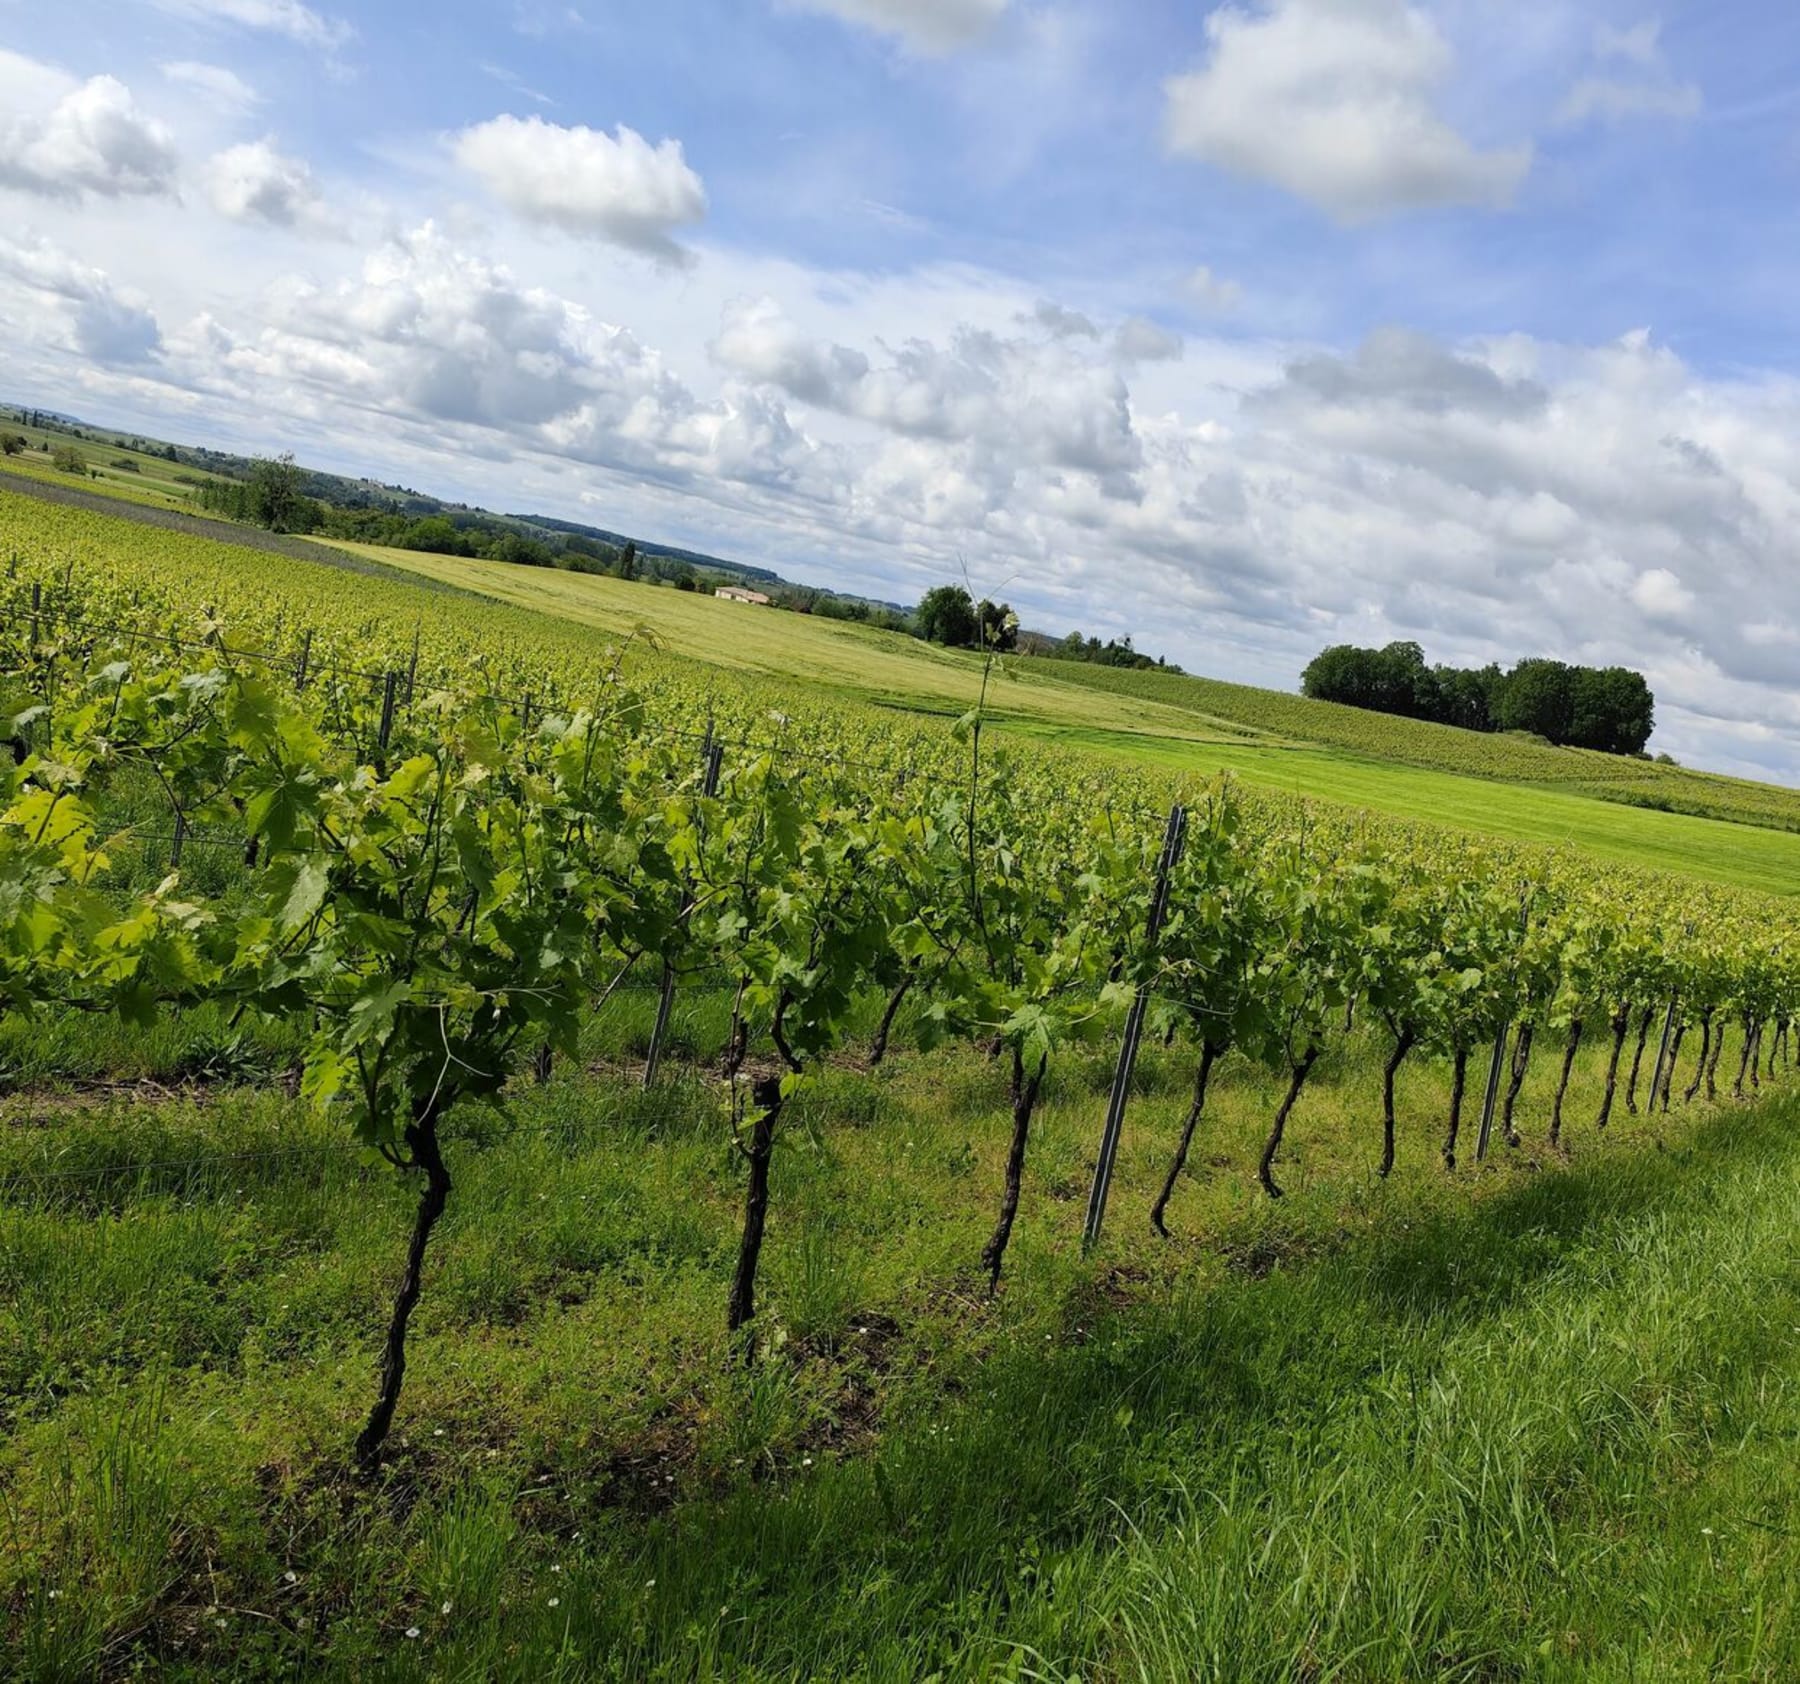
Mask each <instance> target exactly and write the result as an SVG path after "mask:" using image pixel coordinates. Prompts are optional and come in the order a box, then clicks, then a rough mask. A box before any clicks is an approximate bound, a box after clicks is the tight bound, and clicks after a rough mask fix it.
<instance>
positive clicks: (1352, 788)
mask: <svg viewBox="0 0 1800 1684" xmlns="http://www.w3.org/2000/svg"><path fill="white" fill-rule="evenodd" d="M1012 728H1013V729H1016V730H1020V731H1023V732H1026V733H1028V734H1029V735H1031V736H1034V737H1042V738H1045V739H1047V740H1052V741H1056V742H1060V743H1063V744H1065V745H1066V746H1070V747H1081V748H1086V749H1089V750H1091V751H1092V752H1094V753H1097V754H1108V755H1113V756H1117V757H1119V758H1122V759H1128V760H1135V761H1141V762H1144V763H1147V764H1152V765H1162V766H1172V767H1180V768H1182V769H1184V770H1193V771H1203V772H1216V771H1229V772H1232V773H1235V774H1236V775H1237V776H1238V777H1239V778H1241V779H1242V780H1243V781H1244V782H1245V783H1246V784H1249V785H1254V786H1256V787H1259V788H1263V789H1279V790H1285V791H1287V792H1288V793H1290V794H1295V795H1306V796H1312V797H1315V798H1318V799H1322V800H1326V801H1338V802H1343V803H1344V804H1346V805H1348V806H1354V807H1367V808H1370V809H1372V810H1374V811H1376V812H1381V813H1392V814H1396V815H1398V816H1400V817H1402V818H1409V819H1423V820H1426V821H1427V822H1429V823H1432V824H1443V825H1450V826H1453V827H1455V828H1456V829H1459V830H1476V831H1481V832H1483V833H1484V834H1486V835H1489V836H1502V837H1508V838H1510V839H1512V840H1515V841H1520V842H1543V843H1548V844H1551V845H1553V846H1564V845H1566V846H1570V847H1576V848H1579V849H1581V850H1582V851H1583V852H1585V853H1590V854H1594V855H1597V856H1598V857H1600V858H1602V859H1608V860H1616V861H1618V862H1620V863H1621V864H1626V865H1636V866H1648V867H1651V868H1654V869H1656V870H1659V871H1671V872H1676V873H1678V874H1682V875H1685V876H1689V877H1701V878H1705V879H1707V880H1708V881H1710V882H1714V883H1732V884H1737V885H1739V886H1740V887H1743V888H1750V889H1762V890H1766V891H1767V892H1769V893H1771V894H1778V895H1791V894H1795V893H1800V836H1796V835H1795V834H1793V833H1792V832H1789V831H1785V830H1771V829H1768V828H1765V827H1762V826H1756V825H1749V824H1734V823H1729V822H1726V821H1723V820H1718V819H1706V818H1696V817H1693V816H1690V815H1688V814H1685V813H1663V812H1656V811H1654V810H1648V809H1640V808H1633V807H1627V806H1624V805H1622V804H1620V803H1617V802H1612V801H1600V800H1596V799H1594V798H1593V797H1591V796H1588V795H1582V794H1578V793H1574V792H1571V791H1570V790H1568V789H1566V788H1559V787H1554V786H1553V787H1536V786H1532V785H1529V784H1515V783H1500V782H1495V781H1493V780H1491V779H1486V778H1476V777H1459V776H1457V775H1455V774H1454V773H1450V772H1434V771H1428V770H1426V769H1424V768H1421V767H1413V766H1398V765H1384V764H1382V763H1381V762H1379V761H1370V760H1365V759H1362V758H1361V757H1354V756H1351V755H1348V754H1342V753H1338V752H1335V751H1333V750H1330V749H1315V748H1306V747H1299V746H1296V747H1293V748H1286V749H1276V748H1258V747H1255V746H1253V745H1245V744H1235V743H1185V742H1178V741H1175V740H1174V739H1170V738H1150V737H1141V736H1137V735H1134V734H1132V733H1130V732H1118V731H1098V730H1090V731H1066V730H1063V729H1061V728H1058V727H1044V726H1041V725H1039V724H1037V723H1035V722H1026V721H1019V722H1015V724H1014V726H1013V727H1012Z"/></svg>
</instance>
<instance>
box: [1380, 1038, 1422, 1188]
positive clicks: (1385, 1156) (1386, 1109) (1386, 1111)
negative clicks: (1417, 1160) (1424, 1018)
mask: <svg viewBox="0 0 1800 1684" xmlns="http://www.w3.org/2000/svg"><path fill="white" fill-rule="evenodd" d="M1390 1027H1391V1026H1390ZM1418 1042H1419V1033H1418V1031H1417V1030H1416V1029H1414V1028H1413V1026H1412V1025H1411V1024H1410V1023H1403V1024H1401V1025H1400V1026H1399V1027H1398V1028H1397V1029H1395V1030H1394V1050H1393V1051H1392V1052H1391V1053H1389V1054H1388V1060H1387V1063H1386V1064H1385V1065H1383V1066H1382V1071H1381V1174H1382V1176H1383V1177H1384V1178H1385V1177H1387V1176H1389V1175H1391V1174H1393V1171H1394V1078H1395V1077H1396V1076H1398V1075H1399V1074H1400V1066H1401V1065H1402V1064H1404V1063H1405V1062H1406V1055H1407V1054H1408V1053H1409V1052H1411V1051H1412V1050H1413V1048H1414V1047H1415V1046H1417V1045H1418Z"/></svg>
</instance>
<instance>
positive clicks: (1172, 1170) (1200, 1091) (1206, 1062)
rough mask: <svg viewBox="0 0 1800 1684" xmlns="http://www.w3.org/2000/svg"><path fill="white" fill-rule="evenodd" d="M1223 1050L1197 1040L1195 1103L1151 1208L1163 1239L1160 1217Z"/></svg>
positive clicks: (1165, 1230)
mask: <svg viewBox="0 0 1800 1684" xmlns="http://www.w3.org/2000/svg"><path fill="white" fill-rule="evenodd" d="M1223 1050H1224V1049H1223V1048H1220V1047H1215V1046H1214V1045H1213V1044H1212V1042H1211V1041H1202V1042H1201V1043H1200V1065H1199V1068H1198V1069H1197V1070H1196V1071H1195V1072H1194V1102H1193V1104H1191V1105H1190V1106H1189V1107H1188V1114H1187V1122H1186V1123H1185V1124H1184V1125H1183V1126H1182V1130H1181V1140H1180V1142H1179V1144H1178V1145H1177V1146H1176V1148H1175V1156H1174V1157H1173V1158H1172V1159H1170V1160H1169V1173H1168V1174H1167V1175H1166V1176H1164V1177H1163V1184H1162V1191H1161V1192H1160V1193H1158V1194H1157V1195H1156V1203H1155V1204H1153V1205H1152V1206H1151V1207H1150V1226H1151V1227H1152V1228H1154V1229H1155V1230H1156V1231H1157V1233H1159V1234H1161V1235H1162V1237H1163V1238H1164V1239H1165V1240H1166V1239H1167V1238H1168V1237H1169V1230H1168V1227H1167V1226H1166V1225H1165V1223H1164V1221H1163V1217H1164V1215H1165V1213H1166V1212H1167V1211H1168V1208H1169V1200H1170V1199H1171V1198H1173V1197H1174V1196H1175V1183H1176V1182H1177V1181H1179V1180H1180V1179H1181V1172H1182V1170H1184V1169H1185V1168H1186V1167H1187V1158H1188V1148H1189V1147H1190V1146H1192V1145H1193V1143H1194V1129H1195V1127H1196V1126H1197V1125H1198V1123H1199V1121H1200V1113H1201V1112H1202V1111H1204V1110H1205V1109H1206V1084H1207V1082H1208V1081H1209V1080H1210V1079H1211V1076H1212V1067H1213V1063H1214V1061H1215V1060H1216V1059H1217V1058H1218V1057H1219V1054H1220V1053H1221V1052H1222V1051H1223Z"/></svg>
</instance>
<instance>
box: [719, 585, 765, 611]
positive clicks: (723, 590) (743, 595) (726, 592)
mask: <svg viewBox="0 0 1800 1684" xmlns="http://www.w3.org/2000/svg"><path fill="white" fill-rule="evenodd" d="M713 595H714V596H722V597H724V599H725V600H726V601H727V602H754V603H757V604H759V605H760V606H761V607H764V608H767V607H768V606H769V598H768V597H766V596H764V595H763V593H762V592H761V591H749V590H745V589H744V587H743V586H742V585H721V586H720V587H719V588H718V589H717V590H716V591H714V592H713Z"/></svg>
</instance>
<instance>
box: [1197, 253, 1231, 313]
mask: <svg viewBox="0 0 1800 1684" xmlns="http://www.w3.org/2000/svg"><path fill="white" fill-rule="evenodd" d="M1186 286H1187V293H1188V296H1189V297H1190V298H1192V299H1193V300H1194V302H1195V303H1196V304H1198V305H1199V306H1200V308H1201V309H1203V310H1215V311H1219V312H1221V313H1223V312H1225V311H1228V310H1235V309H1236V308H1237V307H1238V306H1239V305H1240V304H1242V303H1243V301H1244V289H1243V288H1242V287H1241V286H1240V285H1239V284H1238V283H1237V282H1236V281H1228V280H1226V279H1225V277H1224V276H1223V275H1218V274H1215V273H1214V272H1213V271H1212V269H1211V268H1209V267H1208V266H1207V265H1206V264H1204V263H1202V264H1201V265H1200V266H1199V267H1198V268H1197V269H1195V270H1194V271H1193V272H1192V273H1191V274H1189V276H1188V278H1187V283H1186Z"/></svg>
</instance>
